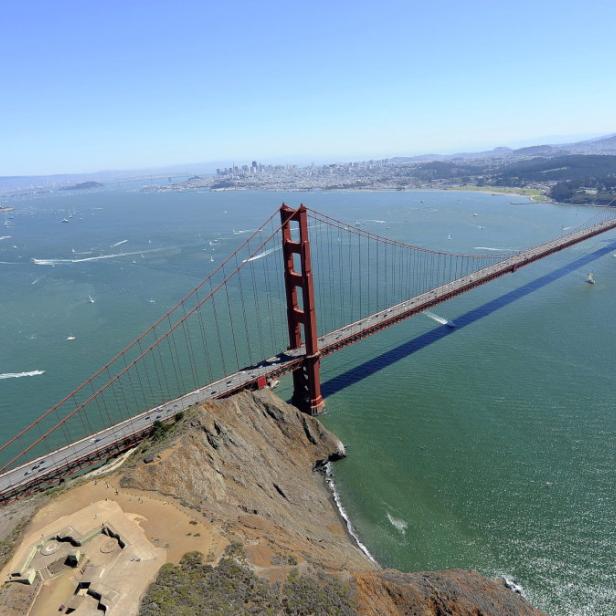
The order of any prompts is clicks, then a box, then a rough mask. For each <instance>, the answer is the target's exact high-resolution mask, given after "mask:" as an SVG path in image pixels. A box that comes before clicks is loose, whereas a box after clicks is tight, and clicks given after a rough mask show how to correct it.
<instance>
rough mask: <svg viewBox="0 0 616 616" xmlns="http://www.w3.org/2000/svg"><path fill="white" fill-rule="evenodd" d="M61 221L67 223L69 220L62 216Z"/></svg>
mask: <svg viewBox="0 0 616 616" xmlns="http://www.w3.org/2000/svg"><path fill="white" fill-rule="evenodd" d="M61 222H66V223H67V222H69V220H68V218H63V219H62V220H61Z"/></svg>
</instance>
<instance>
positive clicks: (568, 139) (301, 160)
mask: <svg viewBox="0 0 616 616" xmlns="http://www.w3.org/2000/svg"><path fill="white" fill-rule="evenodd" d="M614 134H616V133H614V131H611V132H610V131H608V132H606V133H600V134H597V133H591V134H588V133H585V134H570V135H552V136H543V137H537V138H534V139H527V140H522V141H520V142H513V143H507V144H486V145H485V146H484V147H477V148H470V147H469V148H464V147H461V148H454V149H453V150H450V151H436V150H429V151H406V152H393V153H390V154H385V155H382V156H365V157H359V156H353V155H348V156H332V157H329V158H327V157H325V156H314V157H305V156H304V157H302V156H280V157H273V158H271V157H270V158H267V159H263V158H261V157H259V156H254V155H248V156H243V157H237V158H235V159H233V160H232V159H227V160H203V161H189V162H183V163H168V164H166V163H162V164H159V165H153V166H150V167H142V166H138V165H134V166H128V167H117V168H109V169H87V170H82V171H73V170H64V171H58V172H54V173H27V174H14V175H0V178H11V177H12V178H30V177H33V178H34V177H41V178H52V177H56V176H57V177H62V176H79V175H84V176H98V175H105V174H109V175H113V174H114V173H117V174H130V173H137V174H138V173H161V174H163V175H165V174H166V173H167V172H173V173H180V172H181V171H185V172H187V173H193V172H196V169H197V168H202V172H203V173H210V172H214V171H215V170H216V168H219V167H223V166H231V165H232V164H236V165H243V164H249V163H250V162H251V161H252V160H257V161H258V162H260V163H263V164H272V165H278V164H283V165H284V164H295V165H302V166H308V165H310V164H315V165H321V164H328V163H336V162H359V161H365V160H382V159H388V158H396V157H414V156H424V155H425V156H430V155H434V156H451V155H454V154H463V153H469V154H473V153H478V152H483V151H486V152H487V151H491V150H493V149H496V148H510V149H517V148H523V147H530V146H535V145H562V144H566V143H575V142H578V141H586V140H592V139H597V138H602V137H610V136H612V135H614Z"/></svg>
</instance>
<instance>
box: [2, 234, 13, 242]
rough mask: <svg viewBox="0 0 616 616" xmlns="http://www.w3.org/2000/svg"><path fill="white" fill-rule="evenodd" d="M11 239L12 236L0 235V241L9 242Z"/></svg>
mask: <svg viewBox="0 0 616 616" xmlns="http://www.w3.org/2000/svg"><path fill="white" fill-rule="evenodd" d="M12 237H13V236H12V235H0V241H2V240H10V239H11V238H12Z"/></svg>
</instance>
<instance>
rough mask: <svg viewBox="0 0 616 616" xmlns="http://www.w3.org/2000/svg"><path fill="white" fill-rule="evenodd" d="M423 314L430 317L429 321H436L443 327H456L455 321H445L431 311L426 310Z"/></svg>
mask: <svg viewBox="0 0 616 616" xmlns="http://www.w3.org/2000/svg"><path fill="white" fill-rule="evenodd" d="M421 314H423V315H424V316H426V317H428V318H429V319H432V320H433V321H436V322H437V323H440V324H441V325H447V326H448V327H455V324H454V322H453V321H449V320H447V319H445V318H444V317H439V316H438V314H434V312H430V311H429V310H424V311H423V312H422V313H421Z"/></svg>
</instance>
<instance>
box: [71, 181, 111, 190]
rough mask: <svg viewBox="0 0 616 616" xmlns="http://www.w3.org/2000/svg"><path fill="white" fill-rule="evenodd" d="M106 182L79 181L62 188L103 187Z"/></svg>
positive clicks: (83, 188)
mask: <svg viewBox="0 0 616 616" xmlns="http://www.w3.org/2000/svg"><path fill="white" fill-rule="evenodd" d="M102 186H104V184H101V183H100V182H94V181H90V182H79V183H78V184H72V185H71V186H63V187H62V188H60V190H87V189H89V188H101V187H102Z"/></svg>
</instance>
